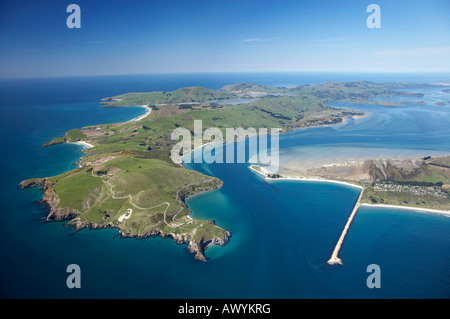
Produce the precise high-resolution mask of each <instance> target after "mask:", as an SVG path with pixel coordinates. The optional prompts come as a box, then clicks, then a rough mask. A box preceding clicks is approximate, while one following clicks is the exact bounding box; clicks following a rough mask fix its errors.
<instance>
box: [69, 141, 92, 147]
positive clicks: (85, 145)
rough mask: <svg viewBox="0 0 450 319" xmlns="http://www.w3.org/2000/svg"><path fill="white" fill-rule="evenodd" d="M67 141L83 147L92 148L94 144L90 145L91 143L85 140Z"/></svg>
mask: <svg viewBox="0 0 450 319" xmlns="http://www.w3.org/2000/svg"><path fill="white" fill-rule="evenodd" d="M67 143H72V144H77V145H82V146H84V148H92V147H94V145H92V144H90V143H88V142H85V141H78V142H67Z"/></svg>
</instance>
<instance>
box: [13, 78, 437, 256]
mask: <svg viewBox="0 0 450 319" xmlns="http://www.w3.org/2000/svg"><path fill="white" fill-rule="evenodd" d="M424 86H429V85H425V84H424V85H417V84H410V83H373V82H367V81H353V82H326V83H322V84H314V85H300V86H294V87H290V88H280V87H271V86H261V85H256V84H247V83H241V84H234V85H227V86H225V87H223V88H222V89H220V90H219V91H215V90H210V89H205V88H202V87H188V88H180V89H177V90H175V91H171V92H161V91H154V92H145V93H127V94H122V95H119V96H114V97H108V98H104V99H102V101H101V104H102V105H103V106H104V107H122V106H142V107H146V108H147V109H148V111H147V112H146V113H145V114H144V115H142V116H140V117H138V118H135V119H132V120H130V121H127V122H120V123H112V124H101V125H92V126H86V127H83V128H81V129H72V130H69V131H68V132H67V133H66V134H65V135H64V136H63V137H55V138H54V139H52V140H51V141H49V142H47V143H44V144H43V145H42V146H51V145H55V144H60V143H77V144H79V145H83V146H85V147H86V148H85V149H83V153H84V154H85V155H84V156H83V157H82V158H81V159H80V161H79V162H78V163H77V164H79V166H80V167H79V168H77V169H74V170H72V171H69V172H66V173H63V174H61V175H58V176H53V177H45V178H31V179H28V180H25V181H22V182H21V183H20V187H21V188H22V189H24V188H29V187H41V190H42V192H43V194H44V196H43V200H42V202H43V203H44V204H45V205H46V206H47V207H48V209H49V214H48V216H47V221H64V220H68V221H69V223H68V224H67V225H69V226H74V227H75V231H79V230H81V229H83V228H93V229H99V228H117V229H118V230H119V234H120V235H121V237H135V238H146V237H153V236H161V237H163V238H171V239H173V240H174V241H175V242H177V243H182V244H187V245H188V250H189V251H190V252H191V253H193V254H194V255H195V258H196V259H198V260H202V261H206V260H207V259H206V256H205V250H206V249H207V247H208V246H209V245H221V246H223V245H225V244H227V243H228V242H229V240H230V238H231V233H230V232H229V231H227V230H225V229H223V228H221V227H219V226H218V225H216V223H215V222H214V221H212V220H202V219H194V218H192V217H190V216H189V215H190V213H191V212H190V211H189V208H188V207H187V205H186V203H185V201H186V199H187V198H189V197H192V196H195V195H197V194H200V193H203V192H210V191H213V190H216V189H218V188H220V187H222V186H223V182H222V181H221V180H219V179H217V178H215V177H210V176H207V175H204V174H202V173H199V172H197V171H190V170H187V169H185V168H184V167H180V165H178V164H175V163H173V161H172V160H171V158H170V153H171V149H172V147H173V146H174V145H175V143H177V142H178V141H173V140H171V139H170V136H171V132H172V131H173V130H174V129H176V128H178V127H184V128H187V129H189V130H191V132H194V129H193V122H194V120H202V123H203V130H205V129H207V128H209V127H218V128H219V129H220V130H222V131H223V132H225V129H226V128H227V127H235V128H236V127H241V128H243V129H247V128H249V127H259V128H267V129H271V128H281V130H282V131H283V133H285V132H290V131H293V130H296V129H302V128H309V127H318V126H324V125H334V124H338V123H342V122H343V121H345V120H346V119H348V118H350V117H354V118H357V117H360V116H364V115H367V114H366V113H364V112H360V111H352V110H348V109H340V108H332V107H329V106H327V103H329V102H334V101H346V102H352V103H358V102H362V101H367V100H370V99H374V98H380V97H391V96H413V97H416V96H417V94H415V93H408V92H401V91H400V90H401V89H403V88H405V89H406V88H411V87H424ZM233 100H241V101H245V100H248V101H249V102H248V103H241V104H232V103H227V101H233ZM221 102H223V104H221ZM243 138H245V136H244V137H243ZM205 142H206V144H207V143H210V142H212V141H204V142H203V143H201V144H202V145H201V146H200V147H203V146H205V145H206V144H205ZM192 151H194V150H192ZM180 155H184V156H186V155H188V154H180ZM333 182H338V181H333ZM339 183H345V184H347V185H351V186H353V187H360V186H358V185H356V184H351V183H348V182H339ZM130 210H131V211H132V212H133V213H132V214H130V215H129V218H128V219H123V218H121V220H120V221H119V218H120V216H123V215H124V214H126V212H129V211H130Z"/></svg>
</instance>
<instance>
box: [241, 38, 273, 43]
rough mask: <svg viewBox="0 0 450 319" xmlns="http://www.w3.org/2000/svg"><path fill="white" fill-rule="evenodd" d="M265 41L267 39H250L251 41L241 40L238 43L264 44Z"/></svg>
mask: <svg viewBox="0 0 450 319" xmlns="http://www.w3.org/2000/svg"><path fill="white" fill-rule="evenodd" d="M265 41H267V39H261V38H251V39H244V40H241V41H239V42H244V43H247V42H265Z"/></svg>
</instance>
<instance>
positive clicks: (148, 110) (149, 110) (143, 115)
mask: <svg viewBox="0 0 450 319" xmlns="http://www.w3.org/2000/svg"><path fill="white" fill-rule="evenodd" d="M137 106H139V107H145V108H146V109H147V111H146V112H145V114H142V115H141V116H138V117H136V118H134V119H131V120H129V121H127V122H125V123H128V122H137V121H140V120H142V119H143V118H146V117H147V116H148V115H149V114H150V113H151V112H152V108H151V107H149V106H148V105H137Z"/></svg>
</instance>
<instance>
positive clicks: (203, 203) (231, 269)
mask: <svg viewBox="0 0 450 319" xmlns="http://www.w3.org/2000/svg"><path fill="white" fill-rule="evenodd" d="M449 78H450V75H449V74H355V73H350V74H341V73H331V74H327V73H316V74H308V73H301V74H297V73H284V74H266V73H260V74H247V73H240V74H239V73H238V74H232V73H228V74H226V73H225V74H171V75H136V76H109V77H76V78H60V79H14V80H5V79H3V80H0V132H1V136H2V143H3V150H4V152H3V153H2V156H1V157H0V161H1V164H2V165H1V167H2V192H1V195H0V196H1V197H2V198H1V201H2V204H3V205H2V212H1V213H0V216H1V217H0V223H1V232H0V233H1V234H0V236H1V238H0V239H1V243H0V249H1V251H0V254H1V256H2V263H1V268H0V282H1V286H0V296H1V297H4V298H449V297H450V279H449V278H450V236H449V231H450V218H448V217H446V216H440V215H435V214H425V213H415V212H407V211H402V210H393V209H385V208H383V209H381V208H372V207H363V208H361V209H360V210H359V212H358V214H357V216H356V218H355V220H354V223H353V225H352V227H351V229H350V231H349V233H348V237H347V238H346V240H345V243H344V246H343V249H342V250H341V257H342V259H343V260H344V266H338V267H333V266H329V265H328V264H327V263H326V261H327V260H328V258H329V257H330V255H331V252H332V250H333V248H334V245H335V244H336V241H337V239H338V237H339V235H340V233H341V231H342V229H343V227H344V225H345V223H346V221H347V218H348V216H349V214H350V212H351V210H352V209H353V205H354V203H355V201H356V199H357V197H358V193H359V190H358V189H355V188H352V187H348V186H344V185H337V184H329V183H317V182H294V181H275V182H270V183H267V182H265V181H263V180H262V179H261V178H260V177H259V176H257V175H255V174H254V173H253V172H252V171H250V170H249V169H248V164H209V165H208V164H205V163H202V164H189V165H187V167H188V168H189V169H196V170H199V171H201V172H204V173H206V174H209V175H214V176H217V177H219V178H221V179H222V180H223V181H224V182H225V184H224V187H223V188H222V189H220V190H216V191H214V192H212V193H208V194H202V195H199V196H196V197H193V198H191V199H190V200H189V202H188V204H189V208H190V209H191V210H192V211H193V217H197V218H205V219H213V220H215V221H216V222H217V224H218V225H219V226H221V227H223V228H226V229H228V230H230V231H231V233H232V238H231V240H230V242H229V243H228V244H227V245H226V246H224V247H211V248H209V249H208V250H207V252H206V255H207V257H208V259H209V261H208V263H201V262H198V261H196V260H195V259H194V258H193V257H192V255H191V254H189V252H188V251H187V249H186V246H185V245H177V244H175V243H174V242H173V241H171V240H170V239H161V238H149V239H145V240H136V239H119V238H118V237H117V230H114V229H106V230H82V231H80V232H78V233H76V234H72V231H73V229H72V228H70V227H66V226H64V223H45V222H43V220H42V218H43V217H45V216H46V209H45V208H44V207H42V206H41V205H40V204H38V203H36V200H39V199H41V198H42V194H41V193H40V191H39V190H38V189H29V190H23V191H19V190H18V188H17V184H18V183H19V182H20V181H21V180H23V179H26V178H30V177H43V176H52V175H55V174H59V173H62V172H64V171H67V170H69V169H72V168H75V165H74V162H76V161H77V160H78V159H79V157H80V156H82V155H83V154H82V153H81V152H80V150H81V147H80V146H77V145H73V144H62V145H56V146H52V147H46V148H42V147H40V145H41V144H42V143H44V142H46V141H48V140H50V139H51V138H53V137H55V136H61V135H62V134H64V132H65V131H67V130H69V129H71V128H76V127H82V126H86V125H92V124H99V123H112V122H118V121H124V120H129V119H131V118H134V117H136V116H137V115H139V114H141V113H142V112H143V111H142V109H141V108H132V107H130V108H102V107H100V105H99V102H100V99H101V98H103V97H107V96H112V95H117V94H121V93H126V92H133V91H136V92H139V91H151V90H164V91H168V90H173V89H177V88H179V87H184V86H194V85H201V86H204V87H208V88H212V89H219V88H220V87H222V86H224V85H226V84H232V83H241V82H253V83H258V84H265V85H278V86H290V85H295V84H305V83H318V82H324V81H348V80H359V79H363V80H371V81H380V82H382V81H409V82H419V83H430V82H435V81H440V80H445V79H449ZM423 93H424V94H425V96H424V98H423V99H428V100H427V101H429V102H430V103H429V104H427V105H413V104H411V105H408V106H405V107H397V108H394V107H382V106H371V105H359V106H358V108H360V109H363V110H367V111H369V112H370V113H371V116H369V117H367V118H364V119H359V120H355V121H349V122H347V123H345V124H344V125H340V126H337V127H323V128H315V129H307V130H300V131H296V132H294V133H290V134H285V135H282V136H281V138H280V154H281V156H282V158H285V157H286V156H287V155H288V154H291V155H292V154H300V153H301V152H302V148H305V147H309V149H315V150H316V151H317V150H320V149H324V148H326V147H330V146H333V147H335V148H336V149H339V148H342V149H344V150H348V149H351V148H358V147H363V148H365V149H370V148H373V149H379V148H383V149H396V148H399V147H400V148H402V149H407V150H409V151H416V150H424V151H426V152H428V151H436V152H445V151H449V150H450V139H449V136H450V135H449V127H450V125H449V124H450V116H449V112H450V106H449V105H447V106H437V105H434V104H432V103H431V101H442V102H448V101H450V95H448V96H447V95H442V94H441V93H440V92H438V91H436V90H434V91H433V90H428V91H427V90H424V91H423ZM445 99H447V100H445ZM402 100H405V99H402ZM407 100H410V101H412V100H411V99H410V98H408V99H407ZM338 106H348V107H352V108H354V106H352V105H344V104H338ZM343 152H344V151H343ZM294 157H295V156H294ZM291 159H292V157H291ZM294 159H295V158H294ZM72 263H75V264H78V265H80V267H81V274H82V288H81V289H68V288H67V286H66V278H67V276H68V274H67V273H66V267H67V265H69V264H72ZM369 264H378V265H379V266H380V268H381V288H380V289H369V288H367V286H366V279H367V276H368V275H369V274H368V273H367V272H366V268H367V266H368V265H369Z"/></svg>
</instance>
